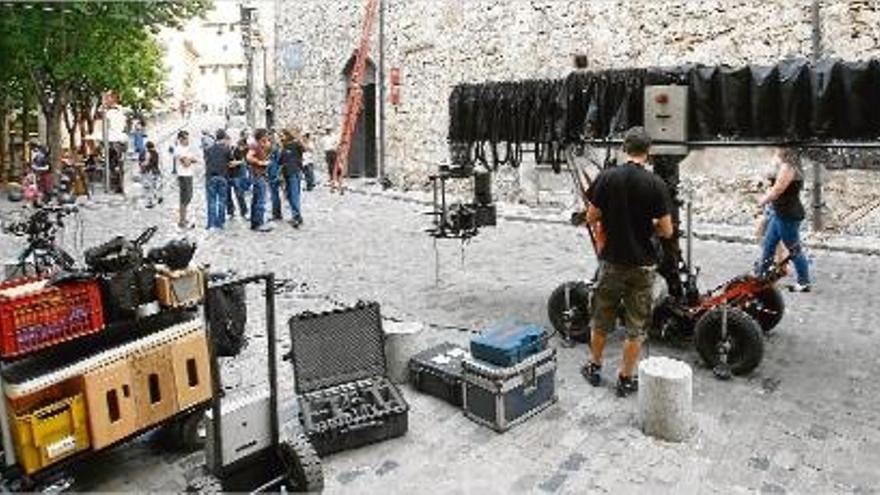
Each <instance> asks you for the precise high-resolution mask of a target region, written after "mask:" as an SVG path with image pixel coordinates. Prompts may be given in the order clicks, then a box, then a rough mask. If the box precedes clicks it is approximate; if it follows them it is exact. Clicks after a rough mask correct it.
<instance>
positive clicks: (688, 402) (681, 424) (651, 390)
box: [639, 357, 693, 442]
mask: <svg viewBox="0 0 880 495" xmlns="http://www.w3.org/2000/svg"><path fill="white" fill-rule="evenodd" d="M639 424H640V425H641V427H642V431H643V432H644V433H645V434H646V435H650V436H653V437H657V438H660V439H662V440H667V441H670V442H682V441H684V440H686V439H687V437H688V436H689V435H690V432H691V428H692V424H693V372H692V371H691V367H690V366H688V365H687V364H686V363H683V362H681V361H677V360H675V359H669V358H666V357H653V358H650V359H646V360H644V361H642V362H641V364H640V365H639Z"/></svg>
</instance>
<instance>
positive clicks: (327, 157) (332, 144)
mask: <svg viewBox="0 0 880 495" xmlns="http://www.w3.org/2000/svg"><path fill="white" fill-rule="evenodd" d="M337 146H339V134H337V133H335V132H333V130H332V129H331V128H329V127H326V128H324V136H323V137H322V138H321V148H322V149H323V150H324V161H325V162H326V163H327V182H328V183H330V186H331V187H334V186H335V182H334V177H333V169H334V167H335V166H336V147H337Z"/></svg>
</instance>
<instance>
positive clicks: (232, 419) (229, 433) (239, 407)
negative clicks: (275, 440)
mask: <svg viewBox="0 0 880 495" xmlns="http://www.w3.org/2000/svg"><path fill="white" fill-rule="evenodd" d="M220 407H221V415H220V430H221V432H222V435H223V442H222V443H223V445H222V453H223V462H222V464H220V463H219V462H218V461H219V460H218V459H215V458H214V442H215V441H216V439H215V438H214V428H213V421H214V419H213V415H212V414H211V411H210V410H209V411H208V412H207V413H206V415H207V420H208V424H207V428H208V436H207V439H206V443H205V457H206V459H205V461H206V464H207V466H208V469H209V470H210V471H212V472H215V471H217V470H218V469H219V468H225V467H227V466H229V465H231V464H234V463H235V462H237V461H240V460H242V459H244V458H246V457H248V456H249V455H251V454H254V453H256V452H260V451H262V450H264V449H267V448H269V447H271V446H272V428H271V421H272V420H271V414H270V406H269V392H268V391H263V392H260V393H258V394H257V395H255V396H249V397H243V398H240V399H235V400H231V401H227V402H226V403H222V404H221V406H220Z"/></svg>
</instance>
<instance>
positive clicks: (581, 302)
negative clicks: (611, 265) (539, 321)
mask: <svg viewBox="0 0 880 495" xmlns="http://www.w3.org/2000/svg"><path fill="white" fill-rule="evenodd" d="M566 291H568V300H567V301H566V295H565V293H566ZM592 298H593V291H592V287H591V286H590V284H588V283H587V282H566V283H564V284H562V285H560V286H559V287H557V288H556V290H554V291H553V293H552V294H551V295H550V299H549V300H548V301H547V316H548V317H549V318H550V323H552V324H553V328H554V329H556V331H557V332H559V334H560V335H561V336H562V337H564V338H570V339H571V340H573V341H575V342H581V343H589V342H590V319H591V317H592Z"/></svg>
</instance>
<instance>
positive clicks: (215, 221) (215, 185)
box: [207, 176, 229, 229]
mask: <svg viewBox="0 0 880 495" xmlns="http://www.w3.org/2000/svg"><path fill="white" fill-rule="evenodd" d="M207 187H208V190H207V193H208V194H207V203H208V228H209V229H211V228H218V229H222V228H223V224H225V223H226V196H227V194H228V193H229V190H228V189H227V184H226V177H220V176H214V177H209V178H208V184H207Z"/></svg>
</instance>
